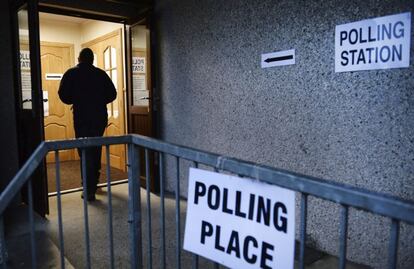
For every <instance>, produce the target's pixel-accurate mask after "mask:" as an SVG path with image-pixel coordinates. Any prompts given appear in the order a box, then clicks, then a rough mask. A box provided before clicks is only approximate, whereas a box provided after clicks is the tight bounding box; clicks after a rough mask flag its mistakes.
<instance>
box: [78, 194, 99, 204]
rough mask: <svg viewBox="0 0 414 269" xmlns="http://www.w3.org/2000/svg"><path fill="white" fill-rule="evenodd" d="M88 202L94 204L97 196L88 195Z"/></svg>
mask: <svg viewBox="0 0 414 269" xmlns="http://www.w3.org/2000/svg"><path fill="white" fill-rule="evenodd" d="M81 198H82V199H83V193H82V195H81ZM86 200H87V201H88V202H93V201H95V200H96V198H95V194H88V197H87V199H86Z"/></svg>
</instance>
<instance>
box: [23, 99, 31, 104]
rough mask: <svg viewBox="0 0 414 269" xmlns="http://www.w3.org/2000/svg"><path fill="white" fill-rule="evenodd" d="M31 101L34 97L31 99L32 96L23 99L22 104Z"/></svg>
mask: <svg viewBox="0 0 414 269" xmlns="http://www.w3.org/2000/svg"><path fill="white" fill-rule="evenodd" d="M31 101H32V99H30V98H27V99H23V101H22V104H24V103H27V102H31Z"/></svg>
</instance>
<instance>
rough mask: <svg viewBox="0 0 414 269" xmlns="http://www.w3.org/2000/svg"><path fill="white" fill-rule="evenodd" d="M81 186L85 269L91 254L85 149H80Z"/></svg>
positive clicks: (88, 265)
mask: <svg viewBox="0 0 414 269" xmlns="http://www.w3.org/2000/svg"><path fill="white" fill-rule="evenodd" d="M81 151H82V186H83V220H84V225H85V255H86V267H87V268H88V269H89V268H91V254H90V246H89V220H88V203H87V200H88V179H87V173H86V149H84V148H82V149H81Z"/></svg>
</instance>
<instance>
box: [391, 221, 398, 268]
mask: <svg viewBox="0 0 414 269" xmlns="http://www.w3.org/2000/svg"><path fill="white" fill-rule="evenodd" d="M399 235H400V222H399V221H398V220H396V219H392V222H391V231H390V245H389V250H388V251H389V252H388V268H389V269H394V268H397V258H398V239H399Z"/></svg>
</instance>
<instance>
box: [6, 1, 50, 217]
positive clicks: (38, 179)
mask: <svg viewBox="0 0 414 269" xmlns="http://www.w3.org/2000/svg"><path fill="white" fill-rule="evenodd" d="M11 13H12V14H11V17H12V19H13V28H14V29H13V31H14V38H13V45H14V46H13V47H14V55H15V61H14V62H15V68H14V70H16V71H17V72H16V74H15V89H16V102H17V103H16V108H17V120H18V133H19V138H18V140H19V162H20V166H22V165H23V164H24V163H25V162H26V160H27V159H28V158H29V157H30V155H31V154H32V153H33V151H34V150H35V149H36V147H37V146H38V145H39V144H40V143H41V141H43V140H44V129H43V94H42V90H41V89H42V88H41V71H40V41H39V17H38V10H37V1H36V0H23V1H14V2H13V6H12V7H11ZM31 182H32V187H33V208H34V210H35V211H36V212H37V213H38V214H39V215H41V216H45V214H47V213H49V204H48V199H47V178H46V169H45V163H43V164H42V165H40V166H39V168H38V169H37V170H36V172H35V173H34V174H33V176H32V178H31ZM22 196H23V201H27V190H23V193H22Z"/></svg>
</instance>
